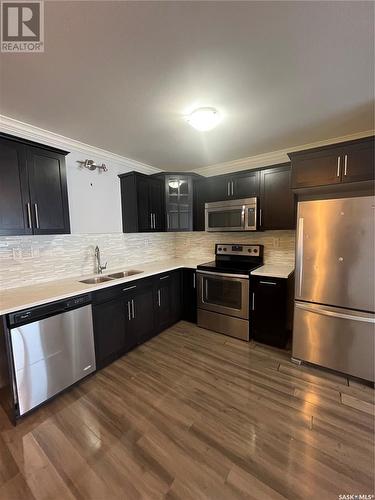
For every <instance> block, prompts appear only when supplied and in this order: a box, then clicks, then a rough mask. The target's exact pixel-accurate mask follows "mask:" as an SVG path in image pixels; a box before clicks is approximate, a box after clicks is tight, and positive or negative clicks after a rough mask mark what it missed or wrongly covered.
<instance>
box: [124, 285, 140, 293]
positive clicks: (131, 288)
mask: <svg viewBox="0 0 375 500" xmlns="http://www.w3.org/2000/svg"><path fill="white" fill-rule="evenodd" d="M133 288H137V285H133V286H128V287H127V288H123V289H122V291H123V292H126V291H127V290H133Z"/></svg>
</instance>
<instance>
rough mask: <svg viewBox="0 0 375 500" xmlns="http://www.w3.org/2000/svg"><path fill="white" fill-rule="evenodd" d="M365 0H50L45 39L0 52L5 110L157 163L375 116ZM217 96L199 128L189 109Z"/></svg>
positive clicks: (192, 160)
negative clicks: (209, 126)
mask: <svg viewBox="0 0 375 500" xmlns="http://www.w3.org/2000/svg"><path fill="white" fill-rule="evenodd" d="M373 41H374V3H373V2H357V1H354V2H337V1H333V2H319V1H313V2H232V1H228V2H226V1H223V2H203V1H202V2H193V1H192V2H179V1H178V2H173V1H172V2H122V1H118V2H109V1H106V2H105V1H102V2H92V1H82V2H81V1H74V2H68V1H64V2H54V1H49V2H46V3H45V52H44V53H43V54H1V60H0V62H1V67H0V68H1V75H0V78H1V80H0V83H1V86H0V109H1V113H2V114H4V115H7V116H10V117H12V118H15V119H18V120H21V121H24V122H26V123H29V124H32V125H36V126H38V127H41V128H44V129H47V130H49V131H52V132H56V133H59V134H62V135H65V136H67V137H70V138H73V139H76V140H79V141H82V142H85V143H87V144H91V145H93V146H97V147H101V148H104V149H107V150H109V151H111V152H113V153H118V154H120V155H123V156H126V157H128V158H132V159H135V160H138V161H141V162H143V163H147V164H150V165H153V166H155V167H158V168H161V169H165V170H190V169H196V168H199V167H202V166H206V165H211V164H215V163H219V162H225V161H230V160H234V159H237V158H243V157H248V156H253V155H257V154H261V153H267V152H270V151H275V150H278V149H284V148H288V147H293V146H297V145H300V144H306V143H311V142H315V141H320V140H324V139H329V138H333V137H339V136H342V135H347V134H351V133H356V132H360V131H365V130H369V129H373V128H374V108H373V106H374V44H373ZM199 106H214V107H217V108H218V109H219V110H220V112H221V113H222V114H223V121H222V122H221V124H220V125H219V126H218V127H217V128H215V129H214V130H212V131H210V132H198V131H196V130H194V129H193V128H191V127H190V125H188V124H187V123H186V121H185V120H184V118H183V117H184V115H185V114H186V113H187V112H188V111H191V110H192V109H194V108H196V107H199Z"/></svg>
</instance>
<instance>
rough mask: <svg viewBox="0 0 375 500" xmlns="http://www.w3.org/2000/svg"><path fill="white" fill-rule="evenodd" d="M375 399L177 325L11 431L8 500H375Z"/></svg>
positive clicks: (262, 351)
mask: <svg viewBox="0 0 375 500" xmlns="http://www.w3.org/2000/svg"><path fill="white" fill-rule="evenodd" d="M373 398H374V391H373V389H371V388H369V387H366V386H363V385H361V384H358V383H351V382H348V380H347V379H346V378H345V377H341V376H337V375H332V374H328V373H326V372H324V371H320V370H317V369H313V368H307V367H298V366H295V365H293V364H292V363H290V361H289V356H288V354H287V353H285V352H283V351H279V350H277V349H272V348H267V347H265V346H261V345H258V344H254V343H250V344H248V343H245V342H242V341H238V340H235V339H231V338H229V337H225V336H223V335H220V334H215V333H212V332H208V331H206V330H203V329H200V328H198V327H196V326H194V325H191V324H189V323H185V322H180V323H178V324H177V325H175V326H174V327H173V328H171V329H169V330H167V331H165V332H164V333H162V334H161V335H159V336H158V337H156V338H154V339H152V340H151V341H149V342H148V343H146V344H144V345H142V346H140V347H138V348H137V349H135V350H134V351H133V352H131V353H129V354H128V355H126V356H124V357H123V358H122V359H120V360H118V361H116V362H115V363H113V364H112V365H110V366H108V367H107V368H105V369H104V370H102V371H101V372H99V373H97V374H95V375H94V376H92V377H90V378H88V379H87V380H85V381H84V382H82V383H81V384H80V385H78V386H77V387H75V388H73V389H72V390H70V391H68V392H66V393H65V394H63V395H61V396H59V397H57V398H56V399H55V400H54V401H52V402H51V403H50V404H48V405H47V406H45V407H43V408H41V409H39V410H38V411H36V412H35V413H34V414H32V415H30V416H29V417H27V418H25V419H24V420H23V421H22V422H21V423H20V424H19V425H18V426H17V427H16V428H13V427H12V426H11V425H10V424H9V422H8V420H7V417H6V416H5V414H3V413H0V426H1V430H0V498H1V500H8V499H10V500H26V499H27V500H28V499H35V500H47V499H51V500H52V499H53V500H56V499H67V500H68V499H69V500H73V499H95V500H111V499H126V500H127V499H130V500H131V499H138V498H144V499H157V498H169V499H177V498H178V499H192V500H199V499H214V500H220V499H223V500H231V499H245V498H246V499H249V498H250V499H257V500H258V499H261V500H263V499H280V498H289V499H293V500H294V499H302V498H303V499H310V498H312V499H315V498H316V499H320V500H322V499H324V500H325V499H330V498H332V499H337V498H338V495H340V494H345V493H346V494H348V493H351V494H373V493H374V419H373V409H374V399H373Z"/></svg>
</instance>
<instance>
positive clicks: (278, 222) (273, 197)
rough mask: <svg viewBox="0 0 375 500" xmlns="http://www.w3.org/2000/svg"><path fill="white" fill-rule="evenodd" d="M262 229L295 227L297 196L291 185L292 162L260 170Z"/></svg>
mask: <svg viewBox="0 0 375 500" xmlns="http://www.w3.org/2000/svg"><path fill="white" fill-rule="evenodd" d="M259 222H260V224H259V226H260V229H294V228H295V227H296V203H295V196H294V193H293V191H292V189H291V185H290V164H289V163H286V164H285V165H280V166H278V167H273V168H267V169H265V170H261V171H260V221H259Z"/></svg>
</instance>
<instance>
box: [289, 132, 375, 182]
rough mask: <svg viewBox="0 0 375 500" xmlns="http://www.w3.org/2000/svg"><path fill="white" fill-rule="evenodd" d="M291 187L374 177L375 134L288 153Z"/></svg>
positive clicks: (355, 180)
mask: <svg viewBox="0 0 375 500" xmlns="http://www.w3.org/2000/svg"><path fill="white" fill-rule="evenodd" d="M289 157H290V159H291V161H292V189H303V188H316V187H319V186H332V185H335V184H336V185H339V184H343V183H350V182H361V181H371V180H373V179H374V137H367V138H365V139H358V140H356V141H349V142H343V143H341V144H335V145H330V146H324V147H321V148H314V149H310V150H306V151H298V152H296V153H289Z"/></svg>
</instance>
